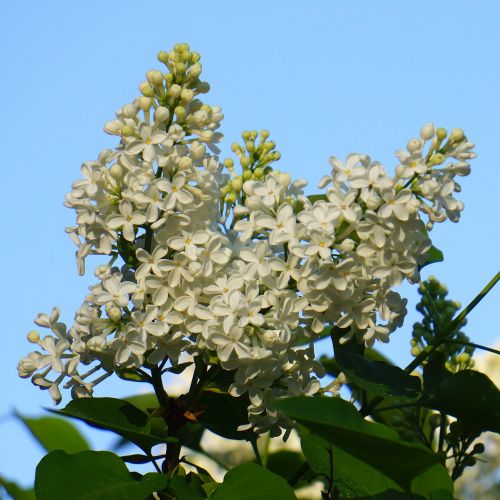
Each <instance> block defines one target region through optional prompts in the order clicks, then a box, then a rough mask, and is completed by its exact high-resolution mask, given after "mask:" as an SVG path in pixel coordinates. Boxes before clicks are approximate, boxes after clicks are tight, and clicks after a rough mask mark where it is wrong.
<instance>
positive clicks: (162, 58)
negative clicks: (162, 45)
mask: <svg viewBox="0 0 500 500" xmlns="http://www.w3.org/2000/svg"><path fill="white" fill-rule="evenodd" d="M156 57H157V59H158V61H160V62H161V63H163V64H166V63H167V62H168V54H167V53H166V52H165V51H164V50H162V51H161V52H158V55H157V56H156Z"/></svg>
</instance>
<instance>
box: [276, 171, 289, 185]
mask: <svg viewBox="0 0 500 500" xmlns="http://www.w3.org/2000/svg"><path fill="white" fill-rule="evenodd" d="M291 180H292V178H291V177H290V176H289V175H288V174H287V173H285V172H280V173H279V174H278V181H279V183H280V184H281V185H282V186H283V187H287V186H288V184H290V182H291Z"/></svg>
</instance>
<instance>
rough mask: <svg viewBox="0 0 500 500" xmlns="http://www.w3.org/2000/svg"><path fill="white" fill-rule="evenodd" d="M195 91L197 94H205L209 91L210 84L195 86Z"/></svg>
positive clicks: (203, 83) (204, 83)
mask: <svg viewBox="0 0 500 500" xmlns="http://www.w3.org/2000/svg"><path fill="white" fill-rule="evenodd" d="M196 90H197V92H198V93H199V94H206V93H207V92H209V91H210V84H209V83H208V82H200V83H198V85H197V86H196Z"/></svg>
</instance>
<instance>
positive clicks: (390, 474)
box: [276, 397, 452, 495]
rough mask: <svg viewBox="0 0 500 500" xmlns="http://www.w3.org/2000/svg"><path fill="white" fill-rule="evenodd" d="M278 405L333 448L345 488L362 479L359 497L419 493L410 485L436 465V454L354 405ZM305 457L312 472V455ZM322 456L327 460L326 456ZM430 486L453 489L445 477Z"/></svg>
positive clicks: (292, 401)
mask: <svg viewBox="0 0 500 500" xmlns="http://www.w3.org/2000/svg"><path fill="white" fill-rule="evenodd" d="M276 406H277V407H278V409H279V410H281V411H283V413H285V414H286V415H287V416H289V417H290V418H293V419H295V420H297V421H298V422H299V423H300V424H302V425H303V426H304V427H305V428H307V429H308V430H309V431H310V432H311V433H314V434H316V435H317V436H319V437H320V438H323V440H325V441H326V442H327V443H329V444H330V445H332V447H334V449H333V460H334V462H333V467H334V470H337V469H338V471H342V470H343V471H344V472H342V474H343V476H344V477H343V479H342V480H344V481H345V482H346V483H347V485H348V487H350V488H352V487H354V482H355V480H356V477H358V478H360V477H363V478H365V479H366V484H363V488H364V491H360V492H359V493H357V494H362V495H367V494H376V493H380V492H382V491H384V490H386V489H394V487H395V486H394V485H396V487H397V488H396V489H398V488H399V489H400V490H403V491H405V492H407V493H410V492H412V493H419V491H416V490H414V489H413V481H414V480H415V479H416V478H418V477H419V476H421V475H422V474H424V473H426V471H428V470H429V469H431V468H432V467H435V466H437V465H439V461H438V458H437V456H436V455H434V454H433V453H431V452H430V451H429V450H427V449H426V448H425V447H423V446H421V445H419V444H416V443H409V442H405V441H402V440H401V439H400V438H399V437H398V435H397V434H396V433H395V432H394V431H392V430H391V429H389V428H388V427H386V426H384V425H380V424H376V423H372V422H368V421H366V420H364V419H363V418H362V417H361V415H360V414H359V413H358V411H357V410H356V408H355V407H354V406H353V405H352V404H350V403H347V402H346V401H343V400H341V399H340V398H327V397H295V398H289V399H285V400H281V401H279V402H277V403H276ZM304 453H305V455H306V457H307V459H308V462H309V463H310V464H311V467H312V468H313V469H314V467H315V466H314V465H313V464H314V461H313V460H312V459H311V456H310V453H309V452H307V451H306V450H304ZM322 456H323V457H325V456H327V457H328V453H327V452H326V455H325V453H323V455H322ZM318 460H319V461H320V464H321V467H323V468H327V469H329V467H330V463H329V462H327V463H325V460H324V458H321V457H320V458H319V459H318ZM316 467H319V465H316ZM439 467H442V466H441V465H439ZM443 470H444V469H443ZM373 471H375V472H376V473H375V472H373ZM445 473H446V471H445ZM334 474H335V472H334ZM350 474H351V475H352V476H349V475H350ZM334 477H335V476H334ZM349 477H351V480H348V479H349ZM370 478H372V479H370ZM370 481H373V484H372V486H370ZM384 483H387V484H384ZM434 487H435V489H443V490H445V491H452V490H451V488H452V483H451V479H450V478H449V477H448V475H447V473H446V474H444V475H443V476H442V477H441V481H440V482H439V483H436V484H435V485H434ZM370 488H373V491H370Z"/></svg>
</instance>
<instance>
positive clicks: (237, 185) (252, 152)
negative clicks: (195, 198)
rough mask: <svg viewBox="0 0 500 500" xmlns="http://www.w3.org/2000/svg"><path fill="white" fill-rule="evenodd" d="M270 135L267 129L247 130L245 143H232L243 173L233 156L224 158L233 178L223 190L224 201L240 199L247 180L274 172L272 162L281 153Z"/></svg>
mask: <svg viewBox="0 0 500 500" xmlns="http://www.w3.org/2000/svg"><path fill="white" fill-rule="evenodd" d="M259 135H260V137H259ZM269 135H270V134H269V131H267V130H261V131H260V134H259V132H257V130H245V131H244V132H243V133H242V134H241V136H242V138H243V144H239V143H237V142H234V143H233V144H232V146H231V149H232V151H233V153H235V155H236V156H237V157H238V160H239V163H240V167H241V173H237V172H236V170H235V162H234V160H233V159H232V158H226V159H225V160H224V165H225V166H226V168H227V169H228V170H229V173H230V174H231V180H230V181H229V183H228V184H227V185H226V186H225V187H224V188H223V189H222V190H221V199H222V200H223V201H224V202H226V203H228V204H232V203H234V202H235V201H236V200H238V199H240V197H241V196H242V191H243V184H244V182H245V181H250V180H260V179H262V178H263V177H265V176H266V175H267V174H269V173H270V172H272V170H273V169H272V167H271V166H270V164H271V163H272V162H274V161H278V160H279V159H280V158H281V153H280V152H279V151H276V143H275V142H274V141H270V140H268V139H269ZM258 139H259V140H258Z"/></svg>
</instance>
